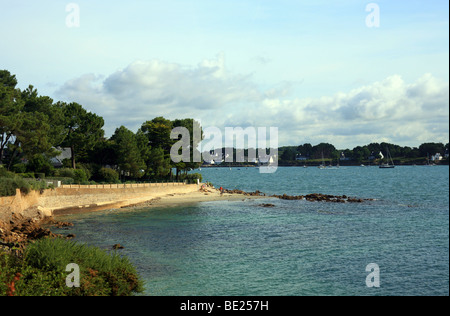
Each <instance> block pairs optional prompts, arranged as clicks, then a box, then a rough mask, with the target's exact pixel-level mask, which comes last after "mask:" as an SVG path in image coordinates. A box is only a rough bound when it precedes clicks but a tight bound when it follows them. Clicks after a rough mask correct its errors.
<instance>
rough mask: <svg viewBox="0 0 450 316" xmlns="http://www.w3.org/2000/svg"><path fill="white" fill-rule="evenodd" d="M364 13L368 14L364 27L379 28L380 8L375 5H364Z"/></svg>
mask: <svg viewBox="0 0 450 316" xmlns="http://www.w3.org/2000/svg"><path fill="white" fill-rule="evenodd" d="M366 12H370V13H369V14H368V15H367V16H366V26H367V27H369V28H372V27H380V6H379V5H378V4H376V3H369V4H368V5H366Z"/></svg>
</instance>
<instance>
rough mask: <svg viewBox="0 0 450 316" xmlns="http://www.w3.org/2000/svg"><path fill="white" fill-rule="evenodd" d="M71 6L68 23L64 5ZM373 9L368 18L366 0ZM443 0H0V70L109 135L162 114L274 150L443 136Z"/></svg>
mask: <svg viewBox="0 0 450 316" xmlns="http://www.w3.org/2000/svg"><path fill="white" fill-rule="evenodd" d="M69 3H74V4H76V5H77V6H78V7H79V9H80V11H79V18H80V24H79V26H78V27H68V26H67V24H66V19H67V18H68V16H70V15H71V14H72V13H73V11H71V12H66V5H68V4H69ZM369 3H375V4H377V5H378V7H379V8H380V26H379V27H372V28H370V27H368V26H367V25H366V17H367V15H368V14H370V12H366V6H367V5H368V4H369ZM448 9H449V8H448V1H441V0H431V1H427V2H424V1H400V0H389V1H361V0H358V1H353V0H348V1H332V2H331V1H308V2H306V1H211V0H208V1H172V0H166V1H136V0H130V1H126V2H123V1H120V2H119V1H109V2H107V1H92V0H91V1H73V2H70V1H67V2H66V1H61V0H59V1H56V0H53V1H51V0H41V1H31V0H15V1H5V0H0V36H1V38H2V41H1V44H0V68H1V69H7V70H9V71H10V72H12V73H14V74H16V76H17V78H18V80H19V86H20V87H21V88H24V87H26V86H27V85H28V84H32V85H34V86H35V87H36V88H37V89H38V91H39V93H40V94H43V95H49V96H51V97H52V98H54V99H55V100H61V101H67V102H72V101H76V102H79V103H80V104H82V105H83V106H85V107H86V108H88V109H89V110H91V111H93V112H95V113H97V114H99V115H101V116H103V117H104V118H105V121H106V125H105V130H106V133H107V135H110V134H111V133H112V132H113V131H114V129H115V128H116V127H119V126H120V125H125V126H127V127H128V128H130V129H132V130H134V131H136V129H137V128H138V127H139V126H140V125H141V124H142V123H143V122H144V121H145V120H150V119H152V118H153V117H156V116H160V115H163V116H165V117H168V118H172V119H173V118H176V117H185V116H189V117H194V118H197V119H200V120H201V121H202V124H203V125H204V126H205V127H206V126H217V127H219V128H221V129H224V127H226V126H230V127H233V126H242V127H244V128H245V127H247V126H253V127H259V126H267V127H269V126H276V127H278V128H279V144H280V145H298V144H303V143H305V142H310V143H313V144H317V143H319V142H330V143H333V144H335V145H336V147H338V148H352V147H353V146H356V145H364V144H367V143H370V142H381V141H390V142H394V143H398V144H400V145H408V146H418V145H420V144H421V143H422V142H427V141H440V142H448V138H449V136H448V130H449V112H448V107H449V104H448V81H449V79H448V78H449V73H448V69H449V64H448V60H449V56H448V55H449V54H448V51H449V43H448V39H449V34H448V30H449V25H448V12H449V11H448Z"/></svg>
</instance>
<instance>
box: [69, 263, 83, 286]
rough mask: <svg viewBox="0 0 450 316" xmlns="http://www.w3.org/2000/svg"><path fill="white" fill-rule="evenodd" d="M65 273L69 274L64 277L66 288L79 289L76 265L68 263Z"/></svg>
mask: <svg viewBox="0 0 450 316" xmlns="http://www.w3.org/2000/svg"><path fill="white" fill-rule="evenodd" d="M66 272H70V273H69V274H68V275H67V277H66V286H67V287H80V267H79V266H78V264H76V263H69V264H68V265H67V266H66Z"/></svg>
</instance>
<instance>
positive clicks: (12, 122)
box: [0, 70, 199, 181]
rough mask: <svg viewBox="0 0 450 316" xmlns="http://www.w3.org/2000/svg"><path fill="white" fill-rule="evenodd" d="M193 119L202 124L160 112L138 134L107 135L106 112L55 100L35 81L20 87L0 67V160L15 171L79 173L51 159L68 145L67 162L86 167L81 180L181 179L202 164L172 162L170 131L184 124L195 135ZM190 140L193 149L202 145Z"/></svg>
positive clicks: (122, 129)
mask: <svg viewBox="0 0 450 316" xmlns="http://www.w3.org/2000/svg"><path fill="white" fill-rule="evenodd" d="M193 124H198V123H197V122H195V121H194V120H193V119H177V120H173V121H171V120H168V119H165V118H163V117H157V118H154V119H152V120H149V121H146V122H144V123H143V124H142V126H141V128H139V130H138V131H137V132H136V133H134V132H133V131H131V130H129V129H127V128H126V127H124V126H120V127H119V128H117V129H116V130H115V132H114V134H113V135H112V136H111V137H110V138H106V137H105V135H104V134H105V133H104V130H103V126H104V120H103V118H102V117H100V116H98V115H96V114H95V113H92V112H89V111H87V110H86V109H85V108H83V106H82V105H80V104H78V103H75V102H73V103H65V102H54V100H52V99H51V98H50V97H48V96H41V95H39V94H38V92H37V90H36V89H35V88H34V87H33V86H31V85H30V86H29V87H28V88H26V89H25V90H23V91H22V90H20V89H18V88H17V79H16V77H15V75H12V74H11V73H10V72H9V71H7V70H2V71H0V165H3V168H4V169H5V168H6V169H7V170H11V171H15V172H17V173H23V172H28V173H29V172H37V173H41V174H44V173H45V174H46V175H47V176H48V175H55V174H56V175H59V176H64V175H65V174H70V175H71V176H72V177H76V176H77V174H76V172H75V173H74V172H69V171H67V170H66V171H65V172H61V171H59V172H58V171H55V170H54V168H53V166H52V164H51V162H50V159H51V158H53V157H56V156H58V155H59V154H60V153H61V152H60V151H58V150H57V148H70V152H71V158H70V160H68V161H64V164H65V165H64V167H65V169H73V170H76V171H83V173H84V175H83V176H81V177H80V178H81V179H82V180H89V179H93V180H99V181H102V180H107V181H116V180H117V179H118V178H119V177H120V178H122V179H167V178H170V177H173V176H176V177H177V178H178V176H179V173H180V172H184V173H186V171H187V170H190V169H195V168H197V167H198V166H199V163H184V162H180V163H177V164H175V163H173V162H172V161H171V159H170V148H171V147H172V145H173V144H174V143H175V142H176V141H177V140H176V139H171V137H170V133H171V131H172V129H173V128H174V127H177V126H183V127H186V128H187V129H188V130H189V131H190V133H191V135H192V130H193ZM191 140H192V142H191V146H190V148H191V152H192V150H193V148H196V147H197V145H198V144H193V141H194V140H193V137H191ZM105 166H107V167H108V168H106V169H105ZM174 168H176V170H177V171H176V174H175V175H173V174H172V169H174Z"/></svg>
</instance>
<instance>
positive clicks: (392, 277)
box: [66, 166, 449, 296]
mask: <svg viewBox="0 0 450 316" xmlns="http://www.w3.org/2000/svg"><path fill="white" fill-rule="evenodd" d="M197 172H198V171H197ZM201 173H202V175H203V181H209V182H212V183H213V184H214V185H215V186H216V187H220V186H222V187H224V188H226V189H235V188H236V189H240V190H244V191H256V190H259V191H261V192H265V193H266V194H267V195H271V194H278V195H280V194H284V193H286V194H288V195H304V194H309V193H323V194H333V195H344V194H345V195H347V196H352V197H358V198H367V199H373V200H369V201H365V202H363V203H329V202H309V201H306V200H294V201H291V200H280V199H270V198H268V199H267V200H266V199H263V200H259V199H256V200H250V199H243V200H242V201H215V202H202V203H198V204H195V205H186V206H178V207H173V208H142V209H132V210H127V211H124V210H109V211H102V212H95V213H90V214H82V215H77V216H71V217H69V218H66V220H70V221H72V222H73V223H74V224H75V226H74V228H72V229H71V230H70V233H74V234H76V236H77V237H76V238H75V240H76V241H79V242H85V243H88V244H91V245H96V246H99V247H101V248H104V249H110V248H111V246H112V245H113V244H117V243H120V244H121V245H123V246H124V247H125V248H124V249H122V250H119V251H121V253H122V254H124V255H126V256H128V257H129V259H130V260H131V262H132V263H133V264H134V265H135V266H136V268H137V270H138V272H139V274H140V275H141V277H142V278H143V279H144V280H145V282H146V286H145V293H144V294H145V295H189V296H190V295H193V296H200V295H208V296H209V295H239V296H253V295H275V296H291V295H295V296H300V295H345V296H347V295H449V169H448V166H397V167H396V168H394V169H380V168H377V167H341V168H339V169H318V168H314V167H308V168H302V167H290V168H289V167H279V168H278V170H277V171H276V172H275V173H273V174H261V173H259V171H258V169H257V168H231V170H230V169H229V168H203V169H202V170H201ZM264 203H270V204H273V205H274V206H273V207H264V206H263V205H262V204H264ZM370 264H376V266H378V267H379V272H378V275H377V277H379V286H378V287H369V286H368V285H369V284H370V282H369V283H368V279H369V281H370V280H371V279H370V278H371V275H370V273H371V272H373V270H366V268H367V267H368V265H370ZM369 267H370V266H369Z"/></svg>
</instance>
